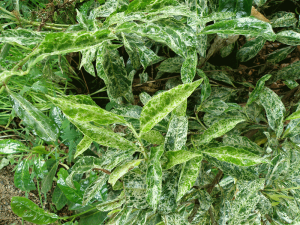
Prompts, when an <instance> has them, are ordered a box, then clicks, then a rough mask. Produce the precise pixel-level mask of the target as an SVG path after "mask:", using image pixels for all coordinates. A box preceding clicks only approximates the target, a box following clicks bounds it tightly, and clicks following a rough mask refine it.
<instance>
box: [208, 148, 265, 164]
mask: <svg viewBox="0 0 300 225" xmlns="http://www.w3.org/2000/svg"><path fill="white" fill-rule="evenodd" d="M203 153H204V154H207V155H210V156H212V157H214V158H216V159H218V160H220V161H225V162H229V163H232V164H235V165H238V166H252V165H255V164H259V163H269V162H268V161H267V160H266V159H264V158H262V157H260V156H258V155H256V154H254V153H252V152H249V151H247V150H245V149H242V148H235V147H230V146H221V147H215V148H209V149H204V150H203Z"/></svg>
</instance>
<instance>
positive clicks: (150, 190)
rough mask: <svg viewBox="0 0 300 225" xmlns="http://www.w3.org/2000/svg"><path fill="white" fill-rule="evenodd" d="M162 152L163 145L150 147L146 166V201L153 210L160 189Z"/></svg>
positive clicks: (155, 206) (157, 200) (158, 197)
mask: <svg viewBox="0 0 300 225" xmlns="http://www.w3.org/2000/svg"><path fill="white" fill-rule="evenodd" d="M163 153H164V147H163V145H161V146H159V147H156V148H151V153H150V159H149V163H148V168H147V175H146V183H147V202H148V203H149V205H150V206H151V207H152V208H153V210H154V211H155V210H156V208H157V204H158V202H159V199H160V195H161V191H162V168H161V165H160V161H159V159H160V157H161V156H162V154H163Z"/></svg>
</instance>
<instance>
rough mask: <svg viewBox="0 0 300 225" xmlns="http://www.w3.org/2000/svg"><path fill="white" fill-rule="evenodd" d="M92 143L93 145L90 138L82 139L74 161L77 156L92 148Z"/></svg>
mask: <svg viewBox="0 0 300 225" xmlns="http://www.w3.org/2000/svg"><path fill="white" fill-rule="evenodd" d="M92 143H93V140H92V139H90V138H89V137H88V136H84V137H83V138H82V140H81V141H80V142H79V144H78V145H77V147H76V152H75V155H74V159H75V158H76V157H77V156H79V155H81V154H82V153H84V152H85V151H86V150H87V149H88V148H89V147H90V146H91V144H92Z"/></svg>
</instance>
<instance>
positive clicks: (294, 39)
mask: <svg viewBox="0 0 300 225" xmlns="http://www.w3.org/2000/svg"><path fill="white" fill-rule="evenodd" d="M276 41H279V42H281V43H283V44H286V45H299V44H300V34H299V33H297V32H295V31H293V30H284V31H281V32H279V33H277V37H276Z"/></svg>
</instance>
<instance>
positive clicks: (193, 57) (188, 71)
mask: <svg viewBox="0 0 300 225" xmlns="http://www.w3.org/2000/svg"><path fill="white" fill-rule="evenodd" d="M197 63H198V56H197V51H196V49H195V48H188V52H187V56H186V58H185V60H184V62H183V64H182V67H181V71H180V73H181V80H182V82H183V83H184V84H186V83H191V82H193V80H194V77H195V75H196V67H197Z"/></svg>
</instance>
